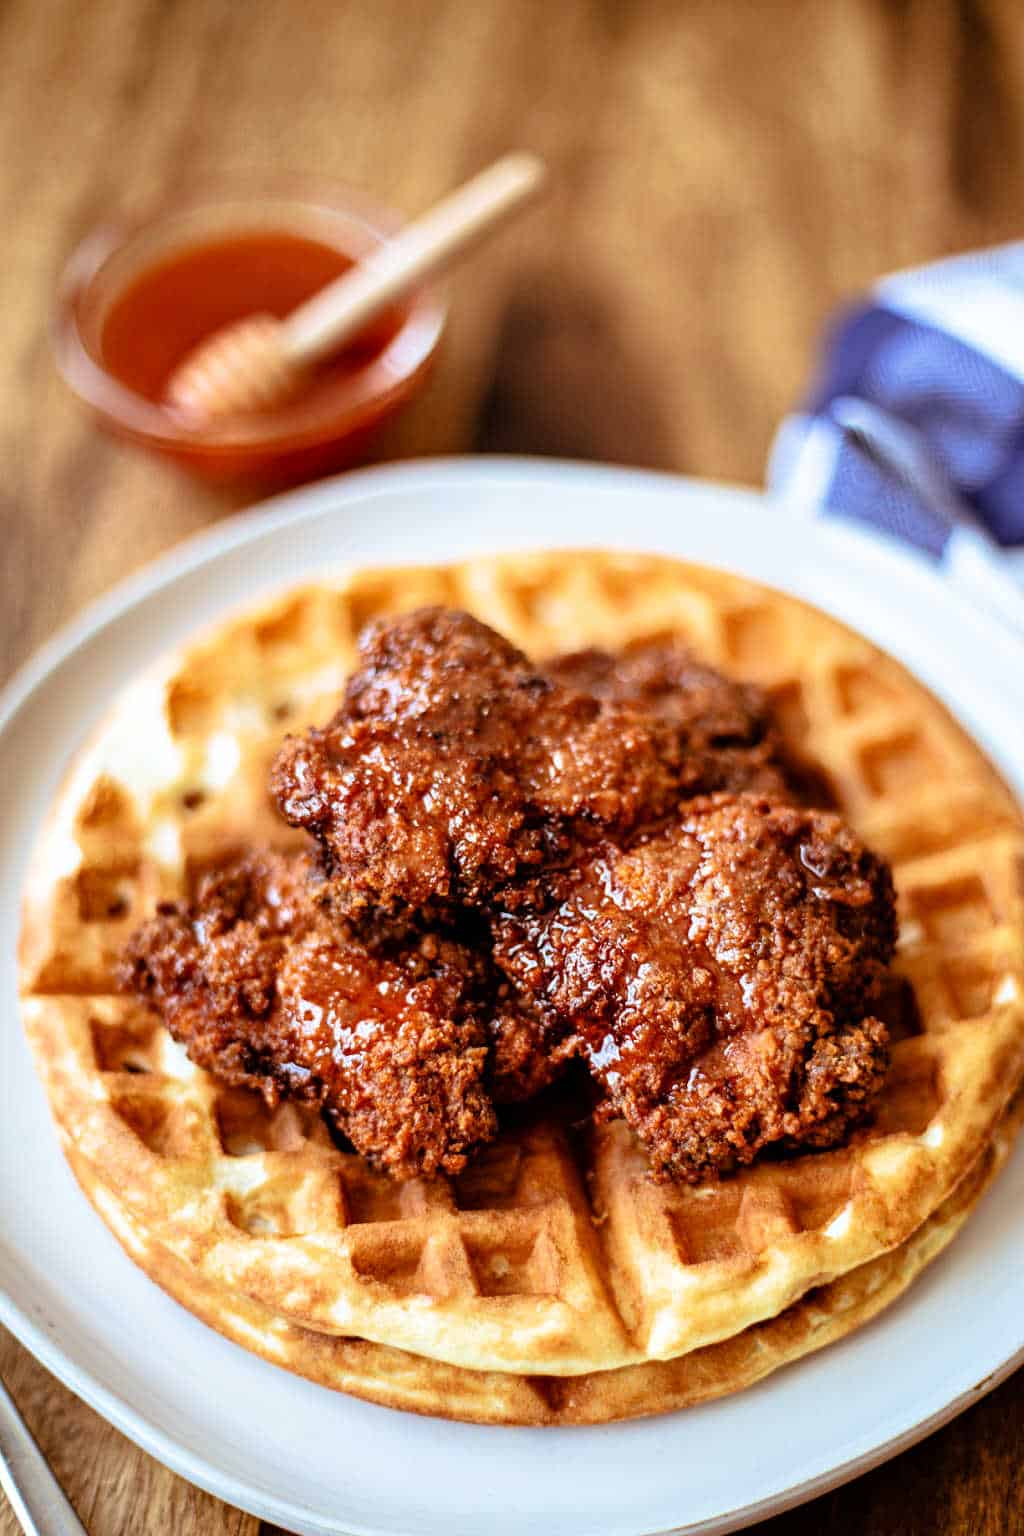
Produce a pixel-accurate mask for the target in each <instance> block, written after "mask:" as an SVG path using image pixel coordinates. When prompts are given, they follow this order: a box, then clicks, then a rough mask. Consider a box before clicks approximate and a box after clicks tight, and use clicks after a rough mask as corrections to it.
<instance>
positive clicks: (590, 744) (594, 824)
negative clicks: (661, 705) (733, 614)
mask: <svg viewBox="0 0 1024 1536" xmlns="http://www.w3.org/2000/svg"><path fill="white" fill-rule="evenodd" d="M690 773H691V766H690V764H689V763H688V761H687V759H686V758H685V757H684V755H683V754H682V753H681V752H680V750H679V745H678V733H677V732H673V731H672V730H670V729H667V728H666V727H665V725H664V724H663V723H662V722H661V721H659V720H657V719H656V718H654V717H653V716H652V715H651V714H650V713H649V712H647V711H646V710H644V709H643V708H641V707H638V706H637V705H636V704H634V703H631V702H629V701H620V700H616V699H598V698H596V697H595V696H594V695H593V694H590V693H586V692H581V691H580V690H578V689H572V688H567V687H564V686H563V685H562V684H560V683H557V682H554V681H552V680H551V679H549V678H547V677H545V676H543V675H542V674H541V673H540V672H538V671H536V670H535V669H534V667H533V666H532V665H531V664H530V663H529V662H528V661H527V659H526V657H525V656H523V655H522V653H521V652H520V651H518V650H516V649H515V647H514V646H512V645H510V644H509V642H508V641H506V640H504V639H503V638H502V637H501V636H500V635H498V634H496V633H495V632H494V630H491V629H488V628H487V626H486V625H484V624H481V623H480V622H479V621H478V620H476V619H473V618H471V617H470V616H469V615H468V614H465V613H458V612H450V611H448V610H446V609H421V610H419V611H417V612H415V613H411V614H408V615H405V616H403V617H401V618H398V619H394V620H391V621H389V622H386V623H384V622H378V623H375V624H371V625H370V627H369V628H368V629H367V630H366V631H365V632H364V635H363V637H362V640H361V643H360V667H359V670H358V671H357V672H356V673H355V674H354V675H353V676H352V678H351V679H350V680H349V684H348V687H347V689H346V692H345V697H344V700H343V703H342V706H341V708H340V709H339V711H338V713H337V714H336V715H335V716H334V718H333V720H331V721H330V723H329V724H328V725H327V726H325V727H324V728H322V729H316V728H314V729H311V730H309V731H307V732H306V734H305V735H304V736H301V737H298V738H295V737H292V738H288V739H287V740H286V741H285V744H284V746H283V747H282V749H281V751H280V752H279V754H278V756H277V759H276V761H275V763H274V766H273V769H272V773H271V789H272V793H273V795H274V797H275V799H276V801H277V804H278V807H279V808H280V810H281V813H282V815H283V816H284V817H285V819H286V820H287V821H289V822H291V824H292V825H293V826H300V827H305V828H307V829H308V830H309V831H310V832H312V833H313V834H314V835H315V837H316V838H317V839H318V840H319V842H320V844H321V846H322V848H323V850H324V862H325V870H326V872H327V874H328V875H329V876H330V879H331V882H332V888H333V890H334V893H335V897H336V899H337V900H338V902H339V905H340V908H341V909H342V910H347V911H349V912H354V911H358V910H359V909H360V908H361V907H365V906H368V905H369V906H373V907H376V908H378V909H383V910H385V911H396V910H401V909H403V908H411V909H424V908H431V907H434V908H435V909H436V906H437V904H438V903H442V904H451V903H457V904H462V905H467V906H479V905H480V904H482V903H485V902H488V901H489V900H490V899H491V898H492V896H493V895H494V893H495V892H496V891H501V892H502V893H503V900H504V901H505V902H506V903H511V902H514V901H515V900H521V901H529V900H530V899H532V897H533V896H535V895H536V886H535V885H532V886H531V884H530V881H529V878H528V877H529V876H530V875H531V874H537V873H539V872H542V871H543V870H544V869H546V868H548V867H550V866H553V865H558V864H560V863H564V862H566V861H567V860H569V859H570V858H571V857H572V856H573V851H574V846H575V841H576V839H577V838H580V837H582V838H584V839H586V838H590V839H591V840H592V839H593V838H594V837H596V836H598V835H609V836H614V837H624V836H626V835H627V834H628V833H629V832H630V831H631V830H632V829H634V828H635V827H637V826H638V825H639V824H640V823H641V822H644V821H647V820H650V819H652V818H656V817H659V816H662V815H664V814H665V813H666V812H667V811H668V810H669V809H670V808H671V807H672V805H673V804H674V802H675V801H676V800H677V799H678V794H679V784H680V781H681V780H685V779H686V778H687V776H688V775H689V774H690ZM517 881H519V882H520V884H519V888H518V890H515V889H514V886H515V882H517Z"/></svg>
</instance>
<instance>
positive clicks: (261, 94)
mask: <svg viewBox="0 0 1024 1536" xmlns="http://www.w3.org/2000/svg"><path fill="white" fill-rule="evenodd" d="M0 143H2V144H3V146H4V153H3V155H2V156H0V215H2V218H3V229H4V260H3V262H0V313H2V314H3V316H4V329H3V340H2V343H0V453H2V459H0V462H2V466H3V468H2V472H0V532H2V535H3V562H2V566H0V583H2V589H0V590H2V602H0V677H3V676H6V675H7V673H8V672H9V671H10V670H11V669H12V668H13V667H14V666H16V665H17V664H18V663H19V662H20V661H22V660H23V659H24V658H25V657H26V656H27V655H28V654H29V652H30V651H31V650H32V649H33V648H34V647H35V646H36V645H37V644H38V643H39V642H40V641H41V640H42V639H43V638H45V636H46V635H47V634H49V633H50V632H51V631H52V630H53V629H54V627H55V626H56V625H57V624H58V623H60V622H61V621H62V620H64V619H65V618H67V617H68V616H69V615H70V614H71V613H72V612H74V611H75V610H76V609H77V608H78V607H80V606H81V605H82V604H83V603H85V602H86V601H88V600H89V599H90V598H92V597H94V596H95V595H97V594H98V593H99V592H101V591H102V590H104V589H105V588H106V587H108V586H109V585H110V584H111V582H113V581H114V580H116V579H117V578H119V577H120V576H122V575H124V574H126V573H127V572H128V571H129V570H131V569H133V568H134V567H136V566H138V565H140V564H141V563H143V562H144V561H146V560H148V559H150V558H152V557H153V556H154V555H156V554H157V553H159V552H160V551H161V550H163V549H166V548H168V547H169V546H170V545H171V544H173V543H175V542H176V541H177V540H179V539H181V538H182V537H184V536H186V535H188V534H191V533H193V532H196V531H197V530H199V529H201V528H203V527H204V526H206V525H207V524H208V523H210V522H211V521H213V520H215V519H216V518H218V517H220V516H222V515H223V514H224V512H225V510H230V507H231V502H230V500H228V499H226V498H224V497H222V496H221V497H218V496H214V495H213V494H211V493H209V492H206V491H202V490H198V489H196V488H194V487H192V486H191V485H189V484H186V483H185V482H183V481H181V480H179V479H177V478H176V477H175V476H174V475H173V474H171V473H170V472H168V471H166V470H164V469H163V468H161V467H160V466H158V465H156V464H154V463H152V462H150V461H148V460H145V459H143V458H140V457H137V456H135V455H134V454H132V453H131V452H129V451H127V450H125V449H123V448H122V447H120V446H118V445H117V444H114V443H111V442H109V441H107V440H106V439H103V438H101V437H99V436H98V435H97V434H96V433H95V432H94V430H93V429H92V427H91V425H90V423H89V422H88V421H87V420H86V419H85V417H84V416H83V415H82V413H80V411H79V410H78V409H77V408H76V406H75V404H74V402H73V401H71V400H70V399H69V398H68V397H67V396H66V394H65V393H64V391H63V389H62V386H61V385H60V383H59V381H58V380H57V378H56V377H55V374H54V370H53V366H52V361H51V355H50V348H49V342H48V336H47V326H48V320H49V315H50V310H51V305H52V300H53V293H54V286H55V282H56V278H57V274H58V271H59V269H60V264H61V261H62V259H63V258H64V256H65V255H66V254H67V252H68V250H69V249H70V247H71V246H72V245H73V243H74V242H75V241H76V239H77V238H78V237H79V236H81V235H82V234H83V233H84V232H85V231H86V230H87V229H89V228H90V226H92V225H93V224H94V223H96V222H97V220H99V219H100V218H101V217H102V216H103V215H104V214H106V213H108V212H110V211H111V210H113V209H120V208H139V207H141V206H144V205H145V203H146V202H147V201H149V200H151V199H153V198H159V197H164V196H168V195H171V194H173V192H174V191H175V190H176V189H181V188H187V187H189V186H191V185H192V184H193V183H195V182H196V181H197V180H199V179H201V178H204V177H206V176H208V175H217V176H222V175H224V174H225V173H233V172H235V171H237V172H238V173H242V172H247V171H248V172H251V171H256V172H259V173H261V174H263V173H266V172H273V171H277V170H281V171H285V170H291V169H298V170H299V171H305V172H310V173H312V174H313V175H316V176H320V177H323V178H326V179H342V180H346V181H349V182H351V183H353V184H355V185H356V186H359V187H362V188H364V189H365V190H366V191H367V192H369V193H371V194H372V195H373V196H374V197H375V198H377V199H379V200H381V201H384V202H390V203H392V204H394V205H395V206H397V207H399V208H406V209H408V210H409V211H415V210H417V209H419V208H422V207H424V206H425V205H426V204H427V203H428V202H429V201H430V200H431V199H432V198H433V197H435V196H436V195H438V194H439V193H440V192H441V191H443V190H444V189H446V188H448V187H449V186H451V185H452V184H453V183H454V182H455V181H457V180H458V179H459V178H460V177H462V176H465V175H467V174H468V173H470V172H471V171H472V170H474V169H476V168H477V167H478V166H480V165H482V164H483V163H484V162H485V161H486V160H488V158H490V157H491V156H493V155H494V154H496V153H498V152H499V151H501V150H503V149H506V148H508V147H511V146H518V145H522V146H523V147H527V148H531V149H535V150H537V151H539V152H540V153H541V154H543V155H545V156H546V157H547V159H548V160H549V162H550V165H551V168H552V171H553V173H554V183H555V192H554V195H553V196H552V198H551V199H550V201H549V202H548V204H547V205H546V207H545V208H544V209H543V210H541V211H538V212H535V213H533V214H531V215H530V216H529V217H528V218H527V219H526V220H525V221H524V222H523V223H522V224H521V225H520V226H519V227H517V228H516V229H515V230H514V231H511V232H509V233H508V234H507V235H506V236H504V237H503V238H502V239H501V240H500V241H498V242H497V243H495V244H494V245H493V246H491V247H489V248H488V249H487V251H486V252H481V253H480V254H479V255H478V256H477V257H476V258H475V259H474V260H473V261H472V263H471V264H470V265H468V266H467V267H466V268H465V269H464V271H463V272H462V273H461V274H460V275H459V277H458V278H457V280H456V283H455V289H456V294H457V303H456V305H455V308H454V310H453V315H452V321H451V325H450V328H449V333H448V337H447V342H446V346H445V349H444V354H443V358H442V361H441V364H440V366H439V368H438V370H437V373H436V375H435V379H434V382H433V385H432V387H431V389H430V391H429V392H428V394H427V395H426V396H425V397H424V399H423V400H422V401H421V402H420V403H419V404H418V405H417V406H416V408H415V409H414V410H413V412H412V413H411V414H410V415H409V417H407V418H406V420H405V421H404V422H403V423H402V425H401V427H400V429H399V430H398V431H396V433H395V434H394V436H393V439H392V441H391V443H390V444H389V447H388V452H389V454H390V455H392V456H395V457H400V456H407V455H410V454H420V453H446V452H461V451H466V450H472V449H482V450H485V451H506V452H534V453H554V454H567V455H575V456H581V457H586V458H600V459H610V460H615V461H619V462H624V463H634V464H642V465H648V466H654V467H658V468H664V469H671V470H684V471H689V472H691V473H695V474H703V475H713V476H720V477H724V478H733V479H742V480H751V481H757V480H759V479H760V477H761V474H762V469H763V464H764V458H765V453H766V450H767V447H768V444H769V441H770V438H771V434H772V430H773V428H774V426H775V424H776V423H777V422H778V420H779V417H780V416H781V415H782V413H783V412H784V411H785V410H786V408H787V407H788V406H789V405H790V404H792V403H793V402H794V401H795V400H796V399H797V398H798V396H799V393H800V390H801V388H802V387H803V385H804V384H805V382H806V380H807V377H808V373H809V369H810V367H811V364H812V359H813V355H814V348H815V344H816V339H817V337H818V335H819V333H820V329H821V326H822V323H823V321H824V320H825V318H826V317H827V316H828V315H829V313H830V312H831V311H832V310H833V309H834V308H835V307H836V305H837V304H839V303H840V302H841V301H842V300H843V299H845V298H847V297H852V296H854V295H856V294H857V293H858V292H859V291H860V290H861V289H863V287H864V286H865V285H866V284H868V283H870V282H871V281H872V280H873V279H874V278H875V277H877V276H878V275H879V274H880V273H882V272H884V271H887V270H890V269H891V268H893V267H896V266H900V265H903V264H907V263H910V262H915V261H920V260H925V259H927V258H929V257H934V256H937V255H939V254H941V253H943V252H946V251H950V250H955V249H960V248H964V247H967V246H969V245H972V244H977V243H986V242H992V241H996V240H1001V239H1007V238H1010V237H1012V236H1014V235H1018V234H1019V233H1020V228H1021V219H1022V214H1021V207H1022V196H1021V194H1022V171H1024V13H1022V10H1021V6H1020V3H1019V0H989V3H983V0H633V3H627V0H558V3H556V4H551V3H550V0H415V3H411V0H359V3H356V0H303V4H302V5H301V6H291V5H287V4H282V3H280V0H246V4H245V5H239V4H236V3H234V0H174V3H170V0H96V3H93V4H83V3H81V0H0ZM969 1304H970V1301H969V1298H965V1306H969ZM951 1326H955V1321H954V1322H951ZM942 1343H943V1341H942V1340H941V1339H940V1340H936V1347H937V1348H942ZM0 1372H2V1374H3V1376H4V1378H5V1379H6V1380H7V1381H8V1382H9V1384H10V1387H11V1390H12V1393H13V1394H14V1396H15V1397H16V1399H17V1400H18V1402H19V1403H20V1405H21V1407H22V1409H23V1411H24V1413H25V1416H26V1418H27V1419H28V1420H29V1422H30V1424H31V1426H32V1428H33V1429H34V1431H35V1432H36V1434H37V1436H38V1438H39V1439H40V1441H41V1443H42V1445H43V1447H44V1449H45V1450H46V1452H47V1454H48V1455H50V1457H51V1459H52V1460H53V1463H54V1465H55V1466H56V1468H57V1470H58V1472H59V1474H60V1476H61V1479H62V1481H63V1482H64V1485H65V1487H66V1488H67V1490H68V1492H69V1494H70V1496H71V1498H72V1500H73V1502H74V1503H75V1505H76V1507H77V1508H78V1510H79V1512H80V1514H81V1516H82V1518H83V1520H84V1522H85V1524H86V1526H87V1527H88V1529H89V1530H90V1532H91V1533H93V1536H115V1533H126V1536H127V1533H132V1536H136V1533H138V1536H151V1533H152V1536H157V1533H159V1536H163V1533H166V1532H175V1533H178V1532H181V1533H193V1532H194V1533H196V1536H229V1533H230V1536H235V1533H238V1536H257V1532H258V1529H259V1527H258V1522H256V1521H254V1520H252V1519H251V1518H249V1517H248V1516H245V1515H241V1514H239V1513H237V1512H233V1511H231V1510H228V1509H227V1508H225V1507H224V1506H223V1505H220V1504H217V1503H216V1501H214V1500H212V1499H210V1498H208V1497H206V1496H205V1495H202V1494H200V1493H198V1492H196V1491H195V1490H193V1489H190V1488H189V1487H188V1486H187V1485H185V1484H184V1483H182V1482H181V1481H180V1480H178V1479H176V1478H175V1477H173V1476H172V1475H171V1474H170V1473H168V1472H166V1471H164V1470H163V1469H162V1468H160V1467H158V1466H157V1465H156V1464H155V1463H154V1462H152V1461H151V1460H149V1459H148V1458H147V1457H146V1456H144V1455H143V1454H142V1453H141V1452H139V1451H137V1450H135V1449H134V1448H133V1447H131V1446H129V1445H128V1444H127V1442H125V1441H124V1440H123V1439H122V1438H121V1437H120V1436H119V1435H117V1434H116V1432H115V1431H113V1430H112V1429H109V1428H108V1427H106V1426H105V1425H104V1424H102V1422H101V1421H100V1420H99V1419H98V1418H97V1417H96V1416H95V1415H94V1414H92V1413H91V1412H90V1410H88V1409H87V1408H85V1407H84V1406H82V1405H81V1404H79V1403H78V1402H76V1401H75V1399H73V1398H72V1397H71V1396H70V1395H69V1394H68V1393H66V1392H65V1391H64V1390H63V1389H62V1388H60V1387H59V1386H57V1385H56V1384H54V1383H53V1382H51V1381H50V1379H49V1378H48V1377H47V1376H46V1374H45V1373H44V1372H43V1371H42V1370H41V1369H40V1367H38V1366H37V1365H36V1364H35V1362H34V1361H32V1360H31V1359H30V1358H29V1357H28V1356H27V1355H26V1354H25V1352H24V1351H23V1350H21V1349H20V1347H19V1346H18V1345H16V1344H15V1343H14V1341H13V1340H11V1339H10V1338H8V1337H7V1336H6V1335H2V1336H0ZM879 1390H880V1393H884V1391H885V1384H884V1383H880V1384H879ZM1022 1426H1024V1376H1022V1377H1019V1378H1017V1379H1015V1380H1013V1381H1011V1382H1009V1383H1007V1384H1006V1385H1005V1386H1004V1387H1002V1388H1001V1389H1000V1390H999V1391H998V1392H997V1393H995V1394H994V1395H993V1396H992V1397H990V1398H988V1399H987V1400H985V1401H984V1402H982V1403H981V1404H979V1406H978V1407H976V1408H974V1409H972V1410H971V1411H970V1412H969V1413H968V1414H966V1415H965V1416H964V1417H963V1418H961V1419H960V1420H958V1421H957V1422H956V1423H955V1424H953V1425H952V1426H950V1427H949V1428H947V1429H946V1430H944V1431H943V1432H942V1433H940V1434H939V1435H936V1436H934V1437H933V1438H932V1439H930V1440H928V1441H927V1442H925V1443H924V1444H922V1445H921V1446H919V1447H917V1448H916V1449H914V1450H913V1451H911V1452H909V1453H907V1454H906V1455H904V1456H902V1457H900V1458H899V1459H898V1460H897V1461H895V1462H893V1463H891V1464H890V1465H888V1466H886V1467H883V1468H880V1469H879V1470H878V1471H876V1472H874V1473H871V1474H870V1475H869V1476H867V1477H864V1478H861V1479H860V1480H858V1481H857V1482H856V1483H854V1484H852V1485H850V1486H848V1487H847V1488H844V1489H842V1490H840V1491H839V1492H837V1493H835V1494H833V1495H830V1496H828V1497H827V1498H825V1499H822V1500H818V1501H816V1502H815V1503H814V1504H811V1505H809V1506H807V1507H806V1508H805V1509H803V1510H801V1511H798V1512H794V1513H793V1514H791V1515H787V1516H785V1517H783V1518H781V1519H779V1520H776V1521H774V1522H771V1523H769V1524H767V1525H765V1526H764V1527H763V1529H764V1531H765V1532H766V1533H770V1536H810V1533H812V1532H818V1531H822V1532H824V1531H826V1530H827V1531H828V1532H829V1533H830V1536H845V1533H851V1536H852V1533H855V1532H856V1533H860V1532H865V1531H870V1532H872V1533H873V1536H889V1533H892V1536H896V1533H899V1536H918V1533H920V1536H924V1533H926V1532H927V1533H928V1536H933V1533H935V1536H954V1533H961V1532H965V1533H966V1532H970V1533H980V1536H996V1533H1000V1536H1002V1533H1007V1532H1008V1533H1019V1532H1024V1473H1022V1470H1021V1469H1022V1467H1024V1428H1022ZM794 1432H798V1430H796V1429H795V1431H794ZM751 1453H752V1454H753V1453H755V1451H752V1452H751ZM14 1530H15V1526H14V1522H13V1517H12V1516H11V1514H10V1512H9V1510H0V1536H12V1533H13V1532H14ZM267 1530H268V1528H264V1536H267Z"/></svg>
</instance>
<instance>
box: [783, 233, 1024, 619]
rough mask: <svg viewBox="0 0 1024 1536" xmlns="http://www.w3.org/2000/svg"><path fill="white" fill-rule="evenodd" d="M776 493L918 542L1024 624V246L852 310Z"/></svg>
mask: <svg viewBox="0 0 1024 1536" xmlns="http://www.w3.org/2000/svg"><path fill="white" fill-rule="evenodd" d="M768 486H769V489H770V490H771V491H773V492H774V493H775V495H776V496H779V497H781V498H783V499H784V500H785V501H786V502H787V503H789V504H790V505H791V506H792V507H794V508H797V509H802V510H803V511H805V512H808V513H812V514H813V513H824V514H826V515H831V516H840V517H844V518H851V519H854V520H856V521H858V522H861V523H867V524H870V525H872V526H873V527H875V528H877V529H879V530H880V531H882V532H885V533H888V534H891V535H895V536H896V537H899V538H902V539H905V540H908V541H909V542H910V543H912V544H914V545H916V546H917V547H918V549H921V550H923V551H925V552H926V553H927V554H928V555H930V556H931V557H932V558H933V559H935V560H936V561H938V562H941V565H942V567H943V570H944V571H945V573H946V574H947V576H948V577H949V579H950V580H951V581H953V582H954V583H955V584H956V585H957V586H959V587H961V588H962V589H963V590H964V591H965V592H966V593H968V594H969V595H970V596H971V597H972V598H973V600H974V601H976V602H978V603H980V604H981V605H982V606H984V607H986V608H988V609H989V611H991V612H993V613H996V614H998V615H999V616H1000V617H1001V618H1003V619H1004V620H1006V621H1008V622H1009V623H1011V624H1013V625H1014V626H1015V627H1017V628H1024V242H1020V243H1016V244H1013V245H1006V246H1001V247H997V248H995V249H993V250H988V251H980V252H977V253H973V254H971V255H967V256H957V257H952V258H950V259H949V260H946V261H938V262H934V263H932V264H930V265H929V266H925V267H918V268H916V269H914V270H913V271H909V272H902V273H898V274H896V275H895V276H893V277H888V278H885V279H884V280H883V281H882V282H880V283H879V284H878V285H877V286H876V287H875V289H874V290H873V292H872V293H871V295H870V297H869V298H868V300H867V301H866V302H865V303H863V304H861V305H859V306H857V307H856V308H855V309H853V310H851V311H849V312H847V313H846V314H845V315H844V316H843V317H842V318H841V319H840V320H839V322H838V324H837V325H836V326H835V327H834V328H833V330H832V332H831V334H830V335H829V337H828V338H827V340H826V345H825V351H824V357H823V359H822V364H821V368H820V373H819V376H818V378H817V380H816V381H815V383H814V385H813V387H812V389H811V393H810V396H809V398H808V400H807V401H806V403H805V405H804V407H803V409H802V410H801V411H800V412H799V413H797V414H795V415H793V416H790V417H789V418H787V420H786V421H785V422H784V423H783V425H782V427H781V428H780V430H779V433H778V436H777V437H776V440H775V443H774V445H773V448H772V454H771V459H770V462H769V466H768Z"/></svg>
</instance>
